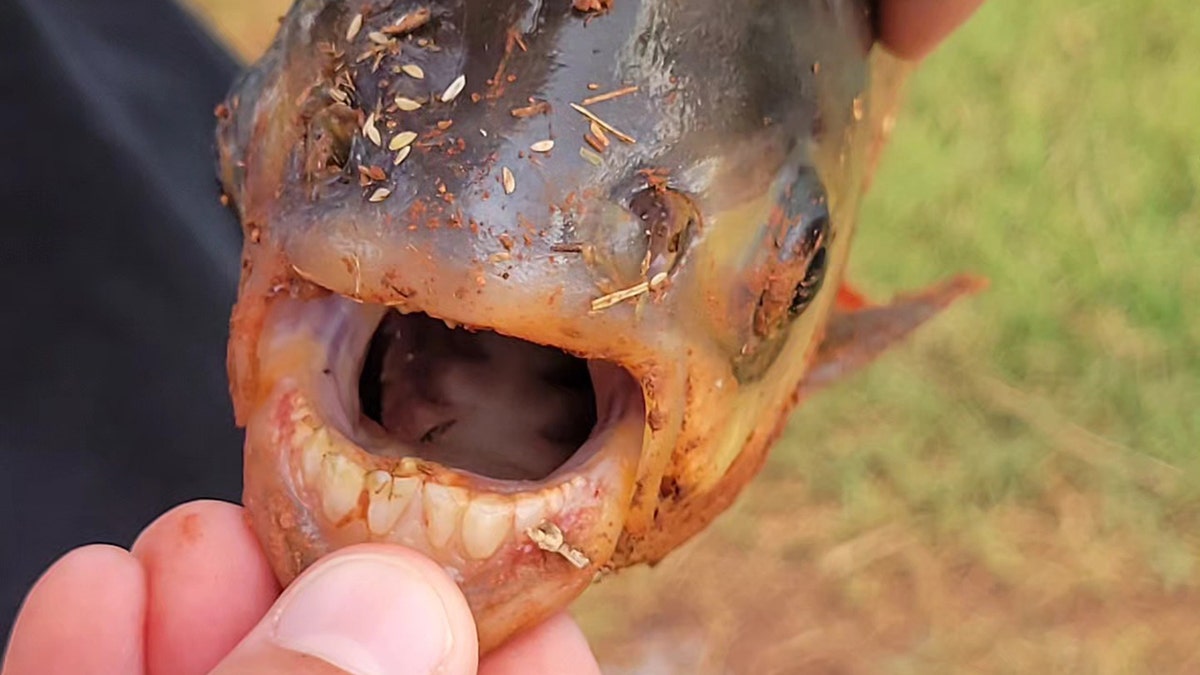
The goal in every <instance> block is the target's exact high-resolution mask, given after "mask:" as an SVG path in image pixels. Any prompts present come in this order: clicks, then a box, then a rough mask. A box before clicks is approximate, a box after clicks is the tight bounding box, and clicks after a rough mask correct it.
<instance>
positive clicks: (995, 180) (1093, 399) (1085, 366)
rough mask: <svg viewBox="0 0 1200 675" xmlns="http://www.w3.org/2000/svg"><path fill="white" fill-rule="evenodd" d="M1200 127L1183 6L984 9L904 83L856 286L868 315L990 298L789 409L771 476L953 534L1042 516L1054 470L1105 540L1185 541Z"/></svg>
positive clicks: (1195, 504) (1196, 377)
mask: <svg viewBox="0 0 1200 675" xmlns="http://www.w3.org/2000/svg"><path fill="white" fill-rule="evenodd" d="M1197 111H1200V12H1196V11H1195V8H1194V6H1192V4H1191V3H1190V2H1187V1H1186V0H1173V1H1169V2H1159V3H1153V4H1148V3H1142V2H1138V1H1137V0H1120V1H1117V0H1108V1H1103V2H1101V1H1092V2H1082V1H1079V0H1075V1H1073V2H1050V1H1042V0H1038V1H1029V2H1023V3H1017V2H1012V1H1005V0H998V1H994V2H992V3H991V4H990V5H988V6H986V7H985V8H984V9H983V10H982V11H981V12H980V14H979V15H978V16H977V17H976V19H975V20H974V21H973V22H972V23H971V24H970V25H968V27H967V28H966V29H965V30H964V31H963V32H962V33H961V34H960V35H959V36H957V37H955V38H954V40H953V41H952V42H951V43H950V44H949V45H948V46H947V48H946V49H945V50H944V51H943V52H941V53H939V54H938V55H936V56H935V57H934V58H932V59H931V60H930V61H929V62H928V63H927V64H926V65H925V67H924V68H923V69H922V70H921V71H920V72H919V74H918V75H917V76H916V77H915V79H914V82H913V83H912V87H911V91H910V95H909V100H908V104H907V106H906V111H905V114H904V115H903V117H902V118H901V124H900V126H899V127H898V130H897V132H896V136H895V139H894V143H893V144H892V146H891V147H890V149H889V150H888V153H887V155H886V156H885V160H884V163H883V165H882V166H881V168H880V172H879V175H878V178H877V179H876V181H875V190H874V192H873V193H872V194H871V195H870V196H869V198H868V200H867V202H866V205H865V209H864V214H863V219H862V225H861V228H860V235H859V238H858V241H857V249H856V252H855V257H854V259H853V262H852V269H851V275H852V278H853V279H856V280H858V281H859V283H860V284H862V285H863V286H865V287H866V288H868V289H869V290H873V291H875V292H876V293H879V294H884V295H886V294H887V293H889V292H890V291H893V290H896V289H903V288H908V287H914V286H920V285H922V284H926V283H929V282H930V281H932V280H934V279H937V278H940V277H943V276H946V275H949V274H952V273H954V272H958V271H971V272H976V273H979V274H982V275H984V276H987V277H988V278H989V279H991V281H992V287H991V289H990V290H989V291H988V292H987V293H986V294H984V295H982V296H980V297H978V298H976V299H973V300H971V301H968V303H967V304H966V305H965V306H962V307H959V308H958V309H956V310H954V311H953V312H952V313H951V314H950V315H949V316H947V317H946V318H944V319H942V320H941V321H940V322H939V323H938V324H937V325H935V326H934V327H932V328H931V329H929V330H927V331H926V332H925V333H924V334H922V335H921V337H920V338H919V339H918V340H917V342H916V343H915V344H914V345H912V346H911V347H910V348H908V349H906V350H904V351H902V352H901V353H899V354H897V355H894V356H892V357H890V358H888V359H887V360H885V361H884V362H883V363H881V364H880V365H879V366H878V367H876V368H875V369H873V370H872V371H871V372H870V373H869V374H868V375H866V376H865V377H863V378H860V379H859V380H857V381H854V382H851V383H849V384H848V385H846V386H844V387H842V388H841V389H839V390H836V391H834V392H833V393H832V394H827V395H825V396H824V397H822V398H821V399H820V400H816V401H814V402H812V403H811V404H810V405H808V406H806V407H805V408H804V409H803V410H801V411H800V412H799V413H798V414H797V415H796V417H795V418H794V420H793V422H792V424H791V430H790V434H789V437H788V438H787V439H786V440H785V442H784V443H783V445H782V447H781V448H780V451H778V452H777V454H776V461H775V462H774V463H773V465H772V470H773V471H775V472H777V473H785V474H786V473H792V474H796V475H803V476H805V477H807V479H808V480H809V481H810V482H811V483H812V485H813V487H814V488H815V489H817V490H819V491H821V492H824V493H829V492H831V491H832V492H833V493H834V494H831V495H830V496H831V498H844V497H846V496H852V495H853V494H854V493H855V492H856V491H859V490H861V489H862V478H863V476H864V475H866V474H868V473H869V474H870V475H871V476H873V477H875V478H876V479H881V480H883V481H884V482H885V483H887V484H888V485H890V486H891V487H892V488H894V489H895V490H896V491H897V492H898V493H899V494H901V495H902V496H903V502H904V503H905V504H906V505H907V506H908V507H910V508H912V509H916V510H921V511H922V512H927V513H928V514H929V515H930V516H932V519H933V521H934V522H938V523H948V522H952V521H957V520H960V519H958V518H956V516H955V513H957V512H959V511H961V509H962V507H965V506H968V505H971V506H976V507H980V508H988V507H989V506H991V505H995V504H998V503H1002V502H1005V501H1008V500H1027V499H1036V498H1039V497H1040V496H1041V495H1042V493H1043V492H1044V491H1045V490H1047V489H1050V488H1052V487H1053V485H1047V484H1046V481H1047V476H1048V475H1049V474H1051V473H1054V471H1052V469H1056V470H1057V473H1059V474H1062V475H1064V476H1068V477H1069V478H1070V480H1071V481H1073V482H1075V483H1078V485H1077V486H1076V487H1078V488H1079V489H1083V490H1086V491H1089V492H1097V493H1102V494H1103V496H1104V497H1106V503H1108V504H1109V505H1110V506H1109V507H1108V508H1107V513H1106V518H1107V519H1108V520H1110V521H1112V522H1114V523H1123V524H1126V525H1129V526H1136V527H1138V528H1145V527H1147V526H1151V527H1153V528H1154V530H1155V531H1156V533H1158V535H1160V536H1161V537H1162V538H1165V539H1171V538H1179V537H1182V538H1190V537H1193V533H1192V531H1191V528H1190V527H1187V526H1194V525H1196V524H1197V519H1196V516H1197V513H1198V510H1200V501H1198V500H1200V491H1198V489H1197V487H1198V486H1197V479H1198V478H1200V301H1198V300H1197V299H1196V293H1197V292H1198V291H1200V265H1197V263H1196V261H1195V257H1196V256H1197V255H1198V254H1200V197H1197V191H1198V189H1200V121H1198V120H1200V112H1197ZM998 389H1002V390H1003V391H998ZM864 428H869V429H870V431H861V430H862V429H864ZM856 430H859V431H856ZM801 438H803V439H809V438H812V439H822V438H833V439H844V440H834V442H832V443H820V442H818V443H816V444H815V445H810V444H808V443H804V444H803V445H802V444H801V443H800V442H799V441H798V439H801ZM822 446H823V447H822ZM814 448H815V449H814ZM1097 454H1099V455H1102V457H1100V458H1097V457H1094V455H1097ZM1089 457H1090V458H1091V459H1090V460H1089V459H1088V458H1089ZM1147 473H1150V474H1153V476H1150V477H1148V476H1146V475H1145V474H1147ZM1164 476H1175V477H1176V478H1177V479H1175V480H1171V479H1168V478H1162V477H1164ZM1155 477H1160V478H1161V480H1160V481H1159V482H1162V481H1165V482H1167V483H1170V484H1169V485H1159V484H1157V483H1156V484H1155V485H1154V486H1147V485H1145V484H1144V483H1145V481H1146V480H1152V481H1153V480H1156V478H1155ZM849 503H850V504H853V502H852V501H851V502H849ZM848 516H849V517H851V518H852V519H853V518H854V517H855V516H854V509H853V508H852V507H851V508H850V511H849V513H848ZM1179 519H1182V521H1180V520H1179ZM1172 524H1175V527H1173V526H1172ZM958 526H959V527H966V528H969V527H970V522H969V521H968V522H962V523H959V525H958ZM1193 543H1194V540H1193ZM1148 545H1149V546H1151V547H1153V546H1154V543H1153V542H1150V543H1148ZM1164 545H1168V544H1166V543H1164Z"/></svg>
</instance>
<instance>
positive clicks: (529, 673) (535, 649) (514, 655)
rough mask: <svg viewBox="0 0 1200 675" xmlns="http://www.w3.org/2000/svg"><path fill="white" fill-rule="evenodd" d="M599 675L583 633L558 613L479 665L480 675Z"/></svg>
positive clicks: (597, 666) (511, 641) (568, 619)
mask: <svg viewBox="0 0 1200 675" xmlns="http://www.w3.org/2000/svg"><path fill="white" fill-rule="evenodd" d="M558 673H572V675H593V674H595V675H599V673H600V666H599V665H597V664H596V657H595V656H592V650H591V648H590V647H588V643H587V639H586V638H585V637H584V636H583V631H581V630H579V626H577V625H576V624H575V622H574V621H573V620H571V617H569V616H567V615H566V614H559V615H558V616H556V617H554V618H552V619H550V620H549V621H547V622H546V623H544V624H542V625H540V626H538V627H537V628H534V629H532V630H529V631H527V632H525V633H523V634H521V635H518V636H517V637H515V638H513V639H512V640H510V641H509V642H508V643H507V644H505V645H504V646H502V647H500V648H499V649H497V650H496V651H494V652H492V653H491V654H489V655H488V657H487V658H486V659H484V661H483V663H481V664H480V665H479V675H558Z"/></svg>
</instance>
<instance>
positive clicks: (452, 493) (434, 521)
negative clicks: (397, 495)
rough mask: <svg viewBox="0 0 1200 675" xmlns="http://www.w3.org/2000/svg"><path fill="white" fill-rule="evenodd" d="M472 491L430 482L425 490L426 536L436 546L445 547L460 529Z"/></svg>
mask: <svg viewBox="0 0 1200 675" xmlns="http://www.w3.org/2000/svg"><path fill="white" fill-rule="evenodd" d="M469 499H470V493H469V492H468V491H467V490H466V489H465V488H460V487H450V486H446V485H439V484H437V483H428V484H426V485H425V491H424V501H423V506H424V507H425V508H424V511H425V513H424V518H425V536H426V537H428V539H429V543H430V544H431V545H432V546H433V547H434V548H445V547H446V544H448V543H449V542H450V537H452V536H454V533H455V532H457V531H458V526H459V523H460V522H461V519H462V513H463V510H464V509H466V507H467V502H468V501H469Z"/></svg>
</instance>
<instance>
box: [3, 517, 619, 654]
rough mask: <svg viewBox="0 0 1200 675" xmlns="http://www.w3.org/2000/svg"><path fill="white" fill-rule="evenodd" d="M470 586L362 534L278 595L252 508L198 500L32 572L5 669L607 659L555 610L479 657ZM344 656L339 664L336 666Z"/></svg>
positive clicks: (415, 556) (413, 555) (423, 560)
mask: <svg viewBox="0 0 1200 675" xmlns="http://www.w3.org/2000/svg"><path fill="white" fill-rule="evenodd" d="M477 650H478V646H477V643H476V634H475V624H474V622H473V621H472V619H471V614H470V611H469V610H468V608H467V603H466V599H465V598H464V597H463V595H462V593H461V592H460V591H459V590H458V587H457V586H455V585H454V583H453V582H452V581H451V580H450V578H449V577H448V576H447V575H446V573H445V572H444V571H442V569H441V568H439V567H438V566H437V565H436V564H435V563H433V562H432V561H430V560H428V559H426V558H424V557H423V556H421V555H419V554H417V553H415V552H413V551H410V550H407V549H403V548H400V547H396V546H381V545H366V546H356V547H352V548H349V549H346V550H343V551H340V552H338V553H336V554H334V555H331V556H329V557H328V558H326V559H325V560H322V561H321V562H319V563H317V564H316V565H314V566H313V567H312V568H311V569H309V570H308V571H307V572H305V573H304V574H303V575H302V576H301V577H300V578H299V579H297V580H296V582H295V583H293V584H292V585H291V586H289V587H288V588H287V590H286V591H284V592H283V594H282V596H281V595H280V590H279V586H278V584H277V583H276V581H275V577H274V575H272V573H271V570H270V568H269V567H268V566H267V561H266V559H265V558H264V557H263V554H262V552H261V549H260V548H259V545H258V542H257V540H256V539H255V538H254V535H253V534H252V533H251V532H250V530H249V528H248V527H247V526H246V524H245V520H244V518H243V514H242V509H241V508H239V507H237V506H233V505H231V504H225V503H219V502H193V503H190V504H185V505H183V506H181V507H179V508H177V509H174V510H172V511H170V512H169V513H167V514H165V515H163V516H162V517H160V518H159V519H158V520H156V521H155V522H154V523H153V524H152V525H150V527H148V528H147V529H146V530H145V531H144V532H143V533H142V535H141V536H140V537H139V538H138V540H137V543H135V544H134V546H133V551H132V553H130V552H128V551H125V550H123V549H119V548H116V547H112V546H87V547H84V548H80V549H76V550H75V551H73V552H71V553H69V554H67V555H66V556H65V557H63V558H62V559H60V560H59V561H58V562H57V563H55V564H54V565H53V566H52V567H51V568H50V569H49V570H48V571H47V572H46V573H45V574H44V575H43V576H42V578H41V579H40V580H39V581H38V582H37V584H35V585H34V587H33V589H32V590H31V591H30V593H29V596H28V597H27V598H26V600H25V604H24V606H23V607H22V609H21V613H20V615H19V616H18V617H17V622H16V625H15V627H14V628H13V634H12V637H11V640H10V643H9V646H8V652H7V654H6V655H5V660H4V665H3V668H2V671H0V672H2V675H34V674H36V675H57V674H58V673H63V674H66V673H71V674H72V675H88V674H91V673H97V674H99V673H105V674H120V675H141V674H142V673H147V674H151V675H157V674H159V673H162V674H164V675H203V674H204V673H212V675H234V674H239V673H258V674H267V675H269V674H271V673H302V674H310V673H311V674H313V675H335V674H345V673H350V674H353V675H385V674H386V675H400V674H403V675H410V674H411V675H416V674H418V673H439V674H441V675H468V674H470V673H476V672H477V669H478V673H480V674H481V675H506V674H509V673H521V674H523V675H536V674H538V673H556V674H557V673H565V672H570V673H581V674H587V673H599V672H600V671H599V667H598V666H597V665H596V660H595V658H594V657H593V656H592V654H591V651H590V650H589V648H588V646H587V642H586V641H585V639H584V637H583V635H582V633H581V632H580V631H579V628H578V627H576V626H575V624H574V623H573V622H572V621H571V620H570V619H569V618H567V617H566V616H559V617H556V618H554V619H551V620H550V621H549V622H547V623H545V624H543V625H542V626H539V627H537V628H535V629H532V630H531V631H529V632H528V633H526V634H524V635H523V636H520V637H517V638H516V639H514V640H513V641H511V642H510V643H508V644H507V645H505V646H504V647H501V648H500V649H499V650H497V651H496V652H494V653H492V654H490V655H489V656H488V658H487V659H485V660H484V662H483V663H479V662H478V656H477ZM339 666H340V667H339Z"/></svg>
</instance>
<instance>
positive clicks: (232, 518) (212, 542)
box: [133, 501, 279, 675]
mask: <svg viewBox="0 0 1200 675" xmlns="http://www.w3.org/2000/svg"><path fill="white" fill-rule="evenodd" d="M133 554H134V556H136V557H137V558H138V560H140V561H141V562H142V567H143V568H145V570H146V586H147V595H148V597H147V602H146V672H147V673H149V674H150V675H160V674H161V675H203V674H204V673H207V672H208V671H209V670H212V668H213V667H214V666H216V665H217V663H218V662H219V661H220V660H221V659H222V658H223V657H224V656H225V655H226V654H228V653H229V652H230V650H232V649H233V648H234V647H235V646H236V645H237V643H238V642H239V641H240V640H241V639H242V638H243V637H245V636H246V633H249V632H250V629H251V628H253V627H254V625H255V624H256V623H258V621H259V619H261V618H262V617H263V615H264V614H266V612H267V609H268V608H269V607H270V606H271V603H272V602H274V601H275V598H276V597H277V596H278V595H279V586H278V584H277V583H276V581H275V576H274V575H273V574H272V573H271V568H270V567H269V566H268V565H267V561H266V558H265V557H264V556H263V554H262V550H261V549H260V547H259V545H258V541H257V540H256V539H255V538H254V534H253V533H252V532H251V531H250V528H249V527H248V526H247V525H246V521H245V520H244V519H243V517H242V509H241V508H240V507H238V506H234V505H233V504H226V503H223V502H210V501H204V502H192V503H190V504H184V505H183V506H180V507H178V508H175V509H173V510H171V511H169V512H167V513H166V514H165V515H163V516H161V517H160V518H159V519H158V520H156V521H154V523H152V524H151V525H150V526H149V527H148V528H146V529H145V531H143V532H142V534H141V536H139V537H138V540H137V543H135V544H134V545H133Z"/></svg>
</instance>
